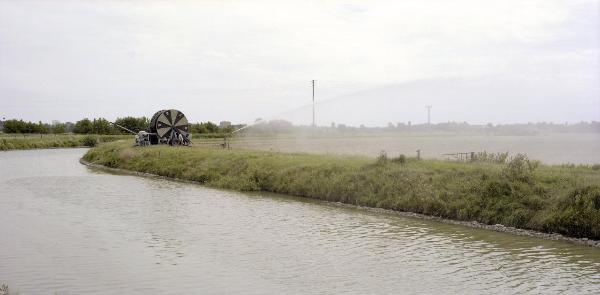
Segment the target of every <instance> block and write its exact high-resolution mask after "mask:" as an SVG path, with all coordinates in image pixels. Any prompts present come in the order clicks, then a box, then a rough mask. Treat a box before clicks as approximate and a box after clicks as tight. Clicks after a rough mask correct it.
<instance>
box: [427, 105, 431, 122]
mask: <svg viewBox="0 0 600 295" xmlns="http://www.w3.org/2000/svg"><path fill="white" fill-rule="evenodd" d="M427 125H431V106H427Z"/></svg>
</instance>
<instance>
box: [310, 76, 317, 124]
mask: <svg viewBox="0 0 600 295" xmlns="http://www.w3.org/2000/svg"><path fill="white" fill-rule="evenodd" d="M311 82H312V94H313V96H312V98H313V105H312V107H313V109H312V111H313V113H312V115H313V117H312V127H315V126H316V125H315V80H312V81H311Z"/></svg>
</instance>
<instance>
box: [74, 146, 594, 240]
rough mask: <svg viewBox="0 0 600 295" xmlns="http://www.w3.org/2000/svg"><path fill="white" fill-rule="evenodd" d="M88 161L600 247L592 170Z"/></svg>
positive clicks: (172, 155) (514, 164)
mask: <svg viewBox="0 0 600 295" xmlns="http://www.w3.org/2000/svg"><path fill="white" fill-rule="evenodd" d="M84 160H86V161H89V162H94V163H97V164H101V165H105V166H108V167H115V168H122V169H127V170H133V171H140V172H146V173H153V174H157V175H162V176H167V177H174V178H179V179H186V180H192V181H197V182H200V183H203V184H206V185H208V186H212V187H217V188H226V189H234V190H240V191H267V192H275V193H281V194H289V195H295V196H303V197H309V198H316V199H322V200H328V201H333V202H343V203H349V204H356V205H362V206H370V207H377V208H385V209H392V210H398V211H408V212H415V213H422V214H427V215H433V216H439V217H443V218H449V219H456V220H465V221H473V220H476V221H479V222H482V223H486V224H498V223H499V224H503V225H506V226H513V227H517V228H523V229H532V230H537V231H543V232H557V233H561V234H564V235H567V236H571V237H586V238H591V239H600V170H599V169H598V166H594V167H586V166H546V165H539V163H536V162H532V161H529V160H527V159H526V158H522V157H516V158H515V159H513V160H512V161H510V162H508V163H505V164H494V163H489V162H470V163H463V162H448V161H438V160H415V159H410V158H409V159H406V158H404V157H399V158H394V159H388V158H387V157H379V158H378V159H376V160H374V159H372V158H369V157H352V156H332V155H308V154H284V153H272V152H260V151H248V150H222V149H214V148H185V147H182V148H172V147H165V146H153V147H147V148H133V147H130V146H129V144H125V143H110V144H104V145H100V146H99V147H96V148H94V149H91V150H90V151H88V153H87V154H86V155H85V156H84Z"/></svg>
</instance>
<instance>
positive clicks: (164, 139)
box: [113, 109, 192, 146]
mask: <svg viewBox="0 0 600 295" xmlns="http://www.w3.org/2000/svg"><path fill="white" fill-rule="evenodd" d="M113 124H114V125H115V126H117V127H119V128H121V129H123V130H126V131H128V132H131V133H133V134H134V135H135V145H137V146H148V145H155V144H169V145H186V146H187V145H190V144H191V143H192V141H191V137H192V135H191V134H190V133H189V129H190V125H189V123H188V120H187V118H186V117H185V115H184V114H183V113H182V112H180V111H179V110H174V109H170V110H161V111H158V112H156V113H155V114H154V116H152V119H150V125H149V126H148V128H147V129H146V130H145V131H139V132H134V131H132V130H130V129H127V128H125V127H123V126H120V125H117V124H115V123H113Z"/></svg>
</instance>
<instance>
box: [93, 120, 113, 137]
mask: <svg viewBox="0 0 600 295" xmlns="http://www.w3.org/2000/svg"><path fill="white" fill-rule="evenodd" d="M92 131H93V133H95V134H110V133H112V131H113V128H112V126H111V124H110V122H108V120H106V119H104V118H99V119H94V121H92Z"/></svg>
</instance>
